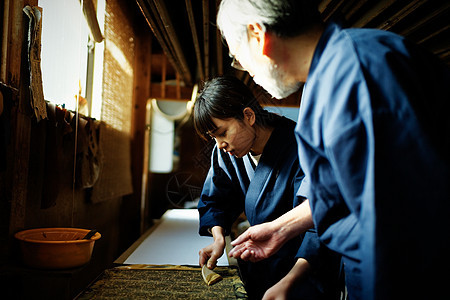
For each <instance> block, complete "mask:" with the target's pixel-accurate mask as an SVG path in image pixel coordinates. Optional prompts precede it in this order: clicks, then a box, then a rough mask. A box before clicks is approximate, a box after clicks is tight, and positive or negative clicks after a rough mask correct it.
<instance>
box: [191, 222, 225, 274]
mask: <svg viewBox="0 0 450 300" xmlns="http://www.w3.org/2000/svg"><path fill="white" fill-rule="evenodd" d="M211 233H212V234H213V237H214V243H212V244H210V245H208V246H206V247H205V248H203V249H201V250H200V251H199V253H198V255H199V264H200V266H201V267H203V265H204V264H206V267H207V268H208V269H214V268H215V267H216V265H217V260H218V259H219V258H220V257H221V256H222V255H223V251H224V249H225V235H224V230H223V228H222V227H219V226H214V227H213V228H212V229H211Z"/></svg>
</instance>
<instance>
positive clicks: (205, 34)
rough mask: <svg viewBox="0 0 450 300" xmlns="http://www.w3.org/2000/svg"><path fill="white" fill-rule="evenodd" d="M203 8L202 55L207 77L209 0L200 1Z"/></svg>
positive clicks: (207, 76) (207, 77) (206, 76)
mask: <svg viewBox="0 0 450 300" xmlns="http://www.w3.org/2000/svg"><path fill="white" fill-rule="evenodd" d="M202 10H203V47H204V51H203V55H204V58H205V65H204V66H205V78H206V79H207V80H208V79H209V0H203V1H202Z"/></svg>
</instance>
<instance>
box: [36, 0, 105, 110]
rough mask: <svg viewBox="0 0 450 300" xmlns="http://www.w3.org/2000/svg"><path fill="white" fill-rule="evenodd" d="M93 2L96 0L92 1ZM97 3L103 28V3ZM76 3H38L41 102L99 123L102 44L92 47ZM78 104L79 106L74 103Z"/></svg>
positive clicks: (62, 0)
mask: <svg viewBox="0 0 450 300" xmlns="http://www.w3.org/2000/svg"><path fill="white" fill-rule="evenodd" d="M94 2H95V0H94ZM96 2H97V9H96V10H97V20H98V23H99V26H100V30H103V28H104V15H105V0H98V1H96ZM80 3H83V1H81V2H80V1H79V0H58V1H54V0H40V1H39V6H41V7H42V8H43V12H42V38H41V42H42V50H41V51H42V53H41V59H42V61H41V68H42V80H43V89H44V98H45V100H47V101H50V102H52V103H55V104H57V105H60V106H63V107H65V108H66V109H68V110H73V111H75V110H77V109H78V111H79V112H80V113H82V114H84V115H87V116H91V117H94V118H96V119H100V115H101V97H102V75H103V51H104V45H103V44H104V42H100V43H95V42H94V41H93V39H92V38H91V37H90V30H89V27H88V23H87V21H86V19H85V17H84V14H83V8H82V6H81V5H80ZM77 102H78V103H77Z"/></svg>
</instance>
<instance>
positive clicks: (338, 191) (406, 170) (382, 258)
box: [217, 0, 450, 300]
mask: <svg viewBox="0 0 450 300" xmlns="http://www.w3.org/2000/svg"><path fill="white" fill-rule="evenodd" d="M315 4H316V2H315V1H307V0H279V1H275V0H272V1H270V0H259V1H256V0H223V1H222V2H221V5H220V7H219V12H218V15H217V24H218V26H219V28H220V30H221V32H222V35H223V37H224V38H225V40H226V42H227V44H228V47H229V50H230V55H232V56H233V65H234V66H237V67H240V68H243V69H245V70H247V71H248V72H249V73H250V75H251V76H253V78H254V80H255V82H256V83H258V84H260V85H261V86H262V87H263V88H265V89H266V90H267V91H268V92H269V93H271V94H272V96H274V97H276V98H279V99H281V98H284V97H286V96H288V95H290V94H291V93H293V92H295V91H297V90H298V89H299V88H301V86H303V93H302V99H301V105H300V111H299V119H298V125H297V128H296V137H297V142H298V150H299V157H300V161H301V162H302V168H303V170H304V171H305V175H306V179H305V180H304V182H303V183H302V186H301V187H300V190H299V192H298V194H299V195H300V196H303V195H308V196H309V203H310V205H311V211H312V215H311V214H310V215H308V211H307V209H306V208H305V207H296V208H294V210H292V211H290V212H288V213H287V214H286V215H284V216H282V217H280V218H279V219H277V220H275V221H272V222H270V223H265V224H260V225H257V226H254V227H251V228H250V229H249V230H247V231H246V232H245V233H244V234H243V235H241V236H240V237H238V238H237V239H236V240H235V241H234V242H233V244H234V246H235V248H234V249H233V250H232V251H231V252H230V255H231V256H233V257H236V258H242V259H244V260H251V261H258V260H261V259H264V258H266V257H268V256H270V255H271V254H272V253H273V251H276V249H278V248H279V247H280V245H282V244H284V243H285V242H286V241H287V240H288V239H289V238H291V237H293V236H295V235H297V234H300V233H302V232H304V231H305V230H306V229H307V227H308V224H310V223H309V222H308V218H311V216H312V220H313V221H314V226H315V227H316V230H317V232H318V234H319V237H320V239H321V241H322V242H323V243H324V244H325V245H327V247H329V248H330V249H332V250H334V251H336V252H337V253H340V254H341V255H342V257H343V261H344V269H345V274H346V280H347V289H348V292H349V298H350V299H364V300H366V299H367V300H370V299H436V298H439V297H442V295H444V293H446V292H447V291H446V290H447V288H446V285H447V282H449V280H450V275H449V272H447V270H448V269H449V267H450V260H449V259H448V258H447V256H448V253H450V234H449V233H448V231H449V229H450V218H449V217H448V212H449V211H450V118H448V112H449V111H450V109H449V106H450V85H449V83H450V70H449V68H448V67H447V66H445V65H444V64H443V63H442V62H441V61H439V60H438V59H437V58H436V57H434V56H432V55H431V54H429V53H427V52H426V51H424V49H421V48H420V47H418V46H416V45H414V44H412V43H411V42H409V41H408V40H406V39H405V38H403V37H401V36H399V35H396V34H393V33H390V32H386V31H381V30H375V29H360V28H344V27H343V26H341V24H340V23H339V22H334V21H329V22H327V23H322V22H321V20H320V18H319V13H318V12H317V9H316V7H315ZM305 219H306V221H305Z"/></svg>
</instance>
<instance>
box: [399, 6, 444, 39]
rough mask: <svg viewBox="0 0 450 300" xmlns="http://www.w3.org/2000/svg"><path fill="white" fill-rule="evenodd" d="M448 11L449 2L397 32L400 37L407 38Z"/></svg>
mask: <svg viewBox="0 0 450 300" xmlns="http://www.w3.org/2000/svg"><path fill="white" fill-rule="evenodd" d="M449 9H450V2H448V1H446V2H445V3H443V4H442V5H441V6H439V7H437V8H436V9H435V10H433V11H432V12H431V13H429V14H427V15H426V16H425V17H424V18H422V19H420V20H418V21H417V22H415V23H414V24H413V23H411V24H410V25H409V26H408V27H407V28H406V29H405V30H403V31H401V32H399V34H400V35H403V36H406V37H407V36H408V35H411V34H412V33H414V32H415V31H416V30H418V29H420V28H421V27H423V26H425V25H426V24H428V23H429V22H430V21H431V20H432V19H434V18H436V17H438V16H439V15H440V14H441V13H445V12H446V11H447V10H449Z"/></svg>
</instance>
